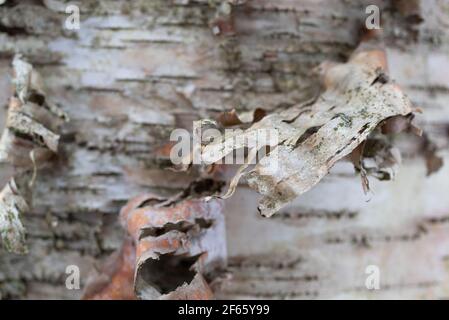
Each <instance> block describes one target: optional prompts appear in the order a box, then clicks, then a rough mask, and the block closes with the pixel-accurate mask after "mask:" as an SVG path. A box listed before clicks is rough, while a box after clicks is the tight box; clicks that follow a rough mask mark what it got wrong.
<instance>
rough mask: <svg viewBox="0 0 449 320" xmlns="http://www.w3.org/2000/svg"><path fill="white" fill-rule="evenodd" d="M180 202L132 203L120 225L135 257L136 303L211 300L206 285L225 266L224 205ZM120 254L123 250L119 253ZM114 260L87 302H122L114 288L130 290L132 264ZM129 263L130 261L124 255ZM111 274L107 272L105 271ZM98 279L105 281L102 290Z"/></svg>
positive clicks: (147, 198) (145, 199) (146, 199)
mask: <svg viewBox="0 0 449 320" xmlns="http://www.w3.org/2000/svg"><path fill="white" fill-rule="evenodd" d="M192 193H193V192H189V196H186V193H183V194H184V195H183V196H179V195H178V196H176V197H174V198H168V199H167V198H165V197H161V196H158V195H154V194H146V195H141V196H138V197H135V198H134V199H131V200H130V201H129V202H128V204H127V205H126V206H125V207H123V208H122V210H121V212H120V219H121V222H122V225H123V226H124V227H125V229H126V230H127V233H128V235H129V236H130V239H132V240H131V242H129V241H130V240H129V239H127V240H125V245H124V246H125V247H126V248H129V247H130V246H132V247H133V250H134V251H135V262H134V263H133V266H134V267H135V270H134V290H135V296H136V297H137V298H139V299H144V300H153V299H162V300H166V299H212V298H213V293H212V290H211V289H210V287H209V285H208V281H207V280H206V279H207V278H208V277H214V273H215V272H216V271H217V270H219V269H220V268H223V267H224V265H225V263H226V242H225V241H226V240H225V230H224V217H223V215H222V202H221V201H220V200H218V199H213V200H211V201H208V202H206V201H204V198H202V197H200V198H198V197H196V198H195V197H193V198H192V197H191V195H192ZM122 252H123V250H122ZM120 256H121V258H118V259H116V260H115V261H116V262H115V264H116V265H117V266H116V267H115V269H114V270H115V271H114V272H113V274H112V275H111V274H110V273H108V272H107V271H105V272H102V275H101V276H97V277H96V278H95V279H94V280H91V281H90V283H88V285H87V287H86V291H85V292H86V293H85V295H84V298H86V299H124V298H126V297H129V295H126V293H127V292H128V290H125V293H124V295H126V297H125V296H124V295H122V296H120V295H117V294H116V293H117V292H118V290H116V288H123V287H126V288H128V287H129V283H130V277H129V275H130V271H129V265H130V264H129V263H130V260H129V259H126V261H127V263H123V261H125V259H124V258H123V254H121V255H120V254H119V257H120ZM127 257H130V255H128V256H127ZM103 269H105V270H110V269H111V268H103ZM101 279H107V280H108V281H105V285H100V286H98V283H102V280H101Z"/></svg>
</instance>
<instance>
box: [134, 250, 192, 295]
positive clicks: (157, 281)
mask: <svg viewBox="0 0 449 320" xmlns="http://www.w3.org/2000/svg"><path fill="white" fill-rule="evenodd" d="M198 257H199V255H197V256H193V257H186V256H173V255H169V254H165V255H161V256H160V257H159V260H155V259H148V260H147V261H146V262H145V263H144V265H143V266H142V271H141V276H142V280H143V281H145V282H146V283H148V284H149V285H151V286H153V287H155V288H156V289H157V290H158V291H159V292H160V293H161V294H167V293H169V292H171V291H174V290H176V288H178V287H179V286H182V285H183V284H184V283H190V282H191V281H192V280H193V278H194V277H195V273H196V272H195V271H193V270H192V265H193V264H194V263H195V262H196V261H197V260H198Z"/></svg>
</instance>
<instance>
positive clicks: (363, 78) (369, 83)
mask: <svg viewBox="0 0 449 320" xmlns="http://www.w3.org/2000/svg"><path fill="white" fill-rule="evenodd" d="M366 39H367V40H365V41H364V42H362V43H361V44H360V46H359V47H358V48H357V49H356V50H355V51H354V53H353V55H352V56H351V57H350V59H349V61H348V62H347V63H340V64H337V63H333V62H324V63H322V64H321V66H320V67H319V68H318V69H317V71H318V72H319V73H320V75H321V80H322V84H323V88H324V91H323V92H322V93H321V94H320V95H319V97H318V98H317V99H315V100H313V101H309V102H307V103H304V104H301V105H296V106H293V107H291V108H289V109H286V110H283V111H281V112H279V113H274V114H270V115H268V116H266V117H264V118H262V119H261V120H260V121H258V122H256V123H255V124H253V125H252V126H251V127H250V128H248V129H246V130H245V131H243V132H237V133H231V134H228V135H226V134H225V136H224V138H223V139H221V140H218V139H217V140H218V141H217V140H215V141H212V142H210V143H206V144H205V145H204V144H203V146H202V147H201V155H202V159H203V161H205V162H206V163H213V162H216V161H219V160H220V159H222V158H224V157H225V156H226V155H228V154H229V153H231V152H233V151H234V150H236V149H240V148H253V146H255V145H258V146H260V141H257V138H258V135H257V132H258V130H267V129H271V130H273V129H274V130H276V132H277V134H278V139H277V142H276V144H275V145H273V144H268V143H267V145H268V146H270V147H272V149H271V150H273V151H271V152H270V153H269V154H268V155H266V156H264V157H262V158H261V159H260V160H259V161H258V163H257V164H256V166H255V168H254V169H252V170H251V171H249V172H248V173H246V174H244V175H243V176H244V177H245V178H246V180H247V182H248V184H249V186H250V187H251V188H253V189H255V190H256V191H257V192H259V193H260V194H262V196H263V197H262V199H261V201H260V204H259V211H260V212H261V214H262V215H264V216H271V215H272V214H273V213H275V212H276V211H278V210H279V209H280V208H282V207H283V206H284V205H286V204H287V203H288V202H290V201H291V200H293V199H294V198H295V197H297V196H299V195H301V194H302V193H304V192H306V191H308V190H309V189H310V188H312V187H313V186H314V185H315V184H317V183H318V182H319V181H320V180H321V179H322V178H323V177H324V176H325V175H326V174H327V173H328V171H329V169H330V168H331V167H332V166H333V165H334V164H335V163H336V162H337V161H338V160H340V159H342V158H343V157H345V156H347V155H348V154H350V153H351V152H352V151H353V150H354V149H355V148H356V147H357V146H359V145H360V144H361V143H362V142H363V141H365V140H366V139H367V138H368V136H369V135H370V134H371V133H372V132H373V131H374V130H375V129H376V128H377V127H378V126H380V125H382V124H383V123H384V121H385V120H388V119H396V120H394V121H392V122H396V123H397V122H399V121H400V120H399V119H401V118H397V117H408V118H410V119H411V117H412V116H411V114H412V111H413V109H412V105H411V102H410V101H409V99H408V98H407V97H406V95H405V94H404V93H403V92H402V91H401V89H400V88H399V86H397V85H396V84H395V83H394V82H392V80H390V79H389V77H388V75H387V64H386V56H385V52H384V51H383V50H382V48H381V46H380V44H379V42H378V39H377V38H376V35H373V34H370V35H369V37H366ZM395 117H396V118H395ZM387 124H388V122H387ZM237 138H238V139H237ZM273 147H274V148H273ZM390 156H391V157H392V158H394V157H395V156H394V155H391V154H390V155H389V157H390ZM239 174H241V173H239ZM233 185H235V181H233ZM231 193H232V192H231Z"/></svg>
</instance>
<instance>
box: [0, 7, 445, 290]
mask: <svg viewBox="0 0 449 320" xmlns="http://www.w3.org/2000/svg"><path fill="white" fill-rule="evenodd" d="M234 2H236V3H235V4H233V5H232V12H231V17H232V18H231V19H230V21H225V22H223V23H221V22H220V14H221V12H220V1H207V0H191V1H175V0H172V1H165V0H154V1H143V0H142V1H125V0H121V1H113V0H101V1H90V0H85V1H71V2H70V4H76V5H78V6H79V8H80V10H81V27H80V29H79V30H66V29H65V28H64V21H65V19H66V18H67V16H68V14H66V13H65V8H66V6H67V5H68V4H69V2H66V1H60V0H44V1H38V0H36V1H7V2H6V3H5V4H3V5H1V6H0V104H1V105H2V106H6V105H7V103H8V99H9V97H10V96H11V94H12V90H13V89H12V88H13V86H12V84H11V79H12V68H11V61H12V58H13V56H14V54H15V53H16V52H20V53H22V54H23V55H24V56H25V57H26V58H27V59H28V60H29V61H30V62H31V63H32V64H33V66H34V67H35V68H36V69H37V70H38V71H39V72H40V74H41V75H42V77H43V79H44V82H45V84H46V87H47V93H48V95H49V96H51V97H52V99H53V100H54V101H55V102H57V103H58V104H59V105H60V106H61V108H62V109H63V110H64V111H65V112H67V113H68V115H69V117H70V119H71V121H70V122H69V123H68V124H66V125H65V126H64V127H63V131H62V139H61V145H62V151H61V154H60V155H59V157H58V159H57V160H56V161H55V162H54V164H53V165H52V166H50V168H48V169H45V170H43V171H39V173H38V177H37V181H36V185H35V191H34V197H33V198H34V201H33V212H31V213H29V214H27V215H26V216H24V217H23V220H24V224H25V227H26V229H27V232H28V238H27V242H28V245H29V251H30V252H29V254H28V255H25V256H18V255H13V254H9V253H6V252H5V251H2V250H0V295H1V297H2V298H21V299H30V298H37V299H45V298H64V299H77V298H79V297H80V295H81V290H68V289H67V288H66V286H65V279H66V276H67V275H66V274H65V269H66V267H67V265H77V266H79V267H80V269H81V282H82V284H84V283H85V282H86V280H87V276H88V273H89V271H90V270H92V268H94V267H95V266H97V265H98V264H99V263H100V262H101V261H102V260H104V259H105V258H106V257H107V256H108V255H109V254H110V253H111V252H112V251H114V250H115V249H117V248H118V247H120V245H121V242H122V239H123V235H124V232H123V231H122V228H121V227H120V226H119V224H118V222H117V217H118V213H119V210H120V208H121V207H122V206H123V205H124V204H125V203H126V201H127V200H128V199H129V198H131V197H133V196H136V195H138V194H140V193H144V192H147V191H154V192H158V193H162V194H166V195H169V194H173V193H176V192H178V191H179V190H181V189H182V188H184V187H186V186H187V185H188V184H189V182H190V181H191V180H192V179H193V178H194V177H192V176H191V175H189V174H185V173H175V172H171V171H165V170H161V169H160V167H161V163H160V158H159V156H158V155H159V154H160V150H161V147H163V146H164V144H166V143H167V142H168V141H169V135H170V132H171V130H173V129H174V128H187V129H191V127H192V121H193V120H197V119H200V118H208V117H214V116H216V115H217V114H218V113H219V112H221V111H225V110H230V109H232V108H237V109H238V110H251V109H255V108H264V109H266V110H269V111H270V112H276V109H277V108H280V107H282V106H285V105H293V104H295V103H299V102H302V101H304V100H306V99H307V98H310V97H311V96H313V95H314V94H315V93H316V91H317V89H318V83H317V79H316V77H314V76H312V75H311V74H312V73H311V71H312V69H313V68H314V67H316V66H317V65H318V64H319V63H320V62H322V61H324V60H334V61H338V62H341V61H346V59H347V58H348V56H349V55H350V54H351V52H352V50H353V49H354V48H355V47H356V46H357V44H358V41H359V38H360V30H361V29H362V27H363V26H364V22H365V18H366V16H367V14H366V13H365V8H366V6H367V5H369V4H373V3H374V4H376V5H378V6H379V8H380V9H381V13H382V21H381V26H382V28H383V32H384V37H385V45H386V48H387V54H388V63H389V68H390V75H391V77H392V78H393V79H395V81H396V82H397V83H398V84H399V85H401V87H402V88H403V90H404V91H405V92H406V93H407V94H408V95H409V97H410V98H411V99H412V101H413V102H414V104H415V105H416V106H419V107H420V108H421V109H422V110H423V113H422V114H421V115H418V116H417V121H418V123H419V124H420V126H421V127H422V128H423V129H424V131H425V132H426V133H427V134H428V135H429V137H430V138H431V139H432V141H433V142H434V143H435V144H436V146H437V148H438V154H439V155H440V156H442V157H443V158H444V159H445V160H446V162H448V161H449V155H448V138H449V137H448V134H449V1H446V0H429V1H411V2H414V3H416V4H417V7H416V11H410V10H403V9H402V6H401V2H403V1H365V0H358V1H347V0H318V1H317V0H296V1H295V0H279V1H268V0H252V1H250V0H249V1H240V2H244V3H238V1H234ZM417 18H418V19H417ZM421 18H422V21H420V20H421ZM217 25H218V26H219V27H218V29H217V28H215V27H216V26H217ZM229 29H231V31H232V32H228V31H229ZM4 113H5V112H4V108H2V118H1V120H2V123H3V122H4V121H3V118H4V115H3V114H4ZM406 150H408V152H406V153H405V154H403V157H404V161H403V164H402V165H401V167H400V170H399V174H398V176H397V178H396V180H395V181H393V182H388V181H386V182H378V181H375V180H374V179H371V180H372V181H371V184H372V190H373V193H372V194H371V195H369V196H365V195H364V194H363V191H362V188H361V185H360V178H359V177H357V176H356V175H355V174H354V170H353V168H352V167H351V165H349V164H348V163H338V164H337V165H336V166H335V167H334V168H333V169H332V171H331V174H330V175H329V176H327V177H326V178H325V179H324V180H323V181H322V182H321V183H320V184H318V185H317V186H316V187H315V188H313V189H312V190H311V191H309V192H307V193H306V194H304V195H302V196H300V197H299V198H298V199H296V200H295V201H294V203H292V204H291V205H290V206H289V207H288V208H286V209H283V210H282V211H281V212H280V213H278V214H276V215H275V216H273V217H271V218H262V217H261V216H259V214H258V213H257V209H256V207H257V205H256V204H257V198H258V196H257V195H256V194H255V192H253V191H251V190H250V189H248V188H247V187H246V186H245V185H244V184H242V185H241V186H240V187H239V189H238V191H237V192H236V194H235V195H234V196H233V197H232V198H230V199H228V200H226V203H225V216H226V230H227V246H228V263H229V265H228V270H227V272H228V273H229V277H228V278H227V279H226V280H224V281H223V282H222V283H221V285H220V286H218V287H217V288H216V292H215V294H216V296H217V297H218V298H250V299H253V298H269V299H272V298H273V299H284V298H288V299H312V298H377V299H378V298H394V297H396V298H397V297H399V298H449V197H448V196H447V193H448V190H449V179H448V177H449V169H448V168H449V167H448V166H447V165H445V166H443V167H442V168H441V169H440V170H439V171H438V172H437V173H434V174H432V175H430V176H428V177H427V176H426V168H425V164H424V159H423V157H421V156H420V155H419V154H418V153H417V152H416V150H415V148H414V146H407V147H406ZM10 174H11V168H8V167H2V169H1V174H0V175H1V182H2V185H4V183H5V182H6V181H7V179H8V178H9V176H10ZM368 200H369V201H368ZM369 265H376V266H378V267H379V270H380V286H381V288H380V290H367V289H366V287H365V279H366V277H367V274H366V273H365V269H366V267H367V266H369Z"/></svg>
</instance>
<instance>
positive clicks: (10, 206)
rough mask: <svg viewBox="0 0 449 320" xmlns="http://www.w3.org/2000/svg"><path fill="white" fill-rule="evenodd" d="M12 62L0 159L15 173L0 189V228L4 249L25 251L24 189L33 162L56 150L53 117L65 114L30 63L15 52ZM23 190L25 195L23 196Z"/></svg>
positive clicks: (27, 186)
mask: <svg viewBox="0 0 449 320" xmlns="http://www.w3.org/2000/svg"><path fill="white" fill-rule="evenodd" d="M12 65H13V68H14V75H15V77H14V81H13V82H14V84H15V96H13V97H11V98H10V102H9V108H8V114H7V118H6V128H5V129H4V131H3V134H2V137H1V139H0V162H1V163H10V164H12V165H13V166H14V168H15V170H16V174H15V177H12V178H11V179H10V181H9V183H8V184H7V185H6V186H5V187H4V188H3V190H2V192H1V200H0V231H1V238H2V243H3V245H4V247H5V248H6V249H7V250H9V251H12V252H15V253H26V252H27V249H26V244H25V229H24V227H23V225H22V223H21V221H20V215H21V214H24V213H25V212H26V211H28V210H30V206H31V194H30V192H31V191H29V190H28V189H30V188H31V187H32V185H33V183H34V180H35V178H36V170H37V166H39V165H40V164H43V163H44V162H45V161H46V160H48V159H49V158H50V157H51V156H52V155H53V154H54V153H56V152H57V151H58V143H59V135H58V134H56V133H55V131H56V130H57V127H58V121H57V120H56V118H60V119H63V120H68V117H67V115H66V114H65V113H64V112H63V111H62V110H61V109H60V108H59V107H58V106H56V105H54V104H52V103H51V102H50V101H49V100H48V99H47V98H46V94H45V91H44V89H43V85H42V79H41V77H40V75H39V74H38V73H37V72H36V71H35V70H34V69H33V67H32V65H31V64H29V63H28V62H26V61H25V60H24V59H23V57H22V56H21V55H20V54H17V55H16V56H15V57H14V60H13V63H12ZM30 172H32V173H30ZM17 181H21V183H20V184H19V183H16V182H17ZM25 189H27V190H26V191H25ZM24 193H27V194H29V196H27V197H26V198H25V196H24Z"/></svg>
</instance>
